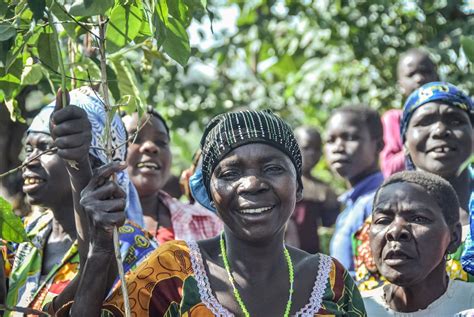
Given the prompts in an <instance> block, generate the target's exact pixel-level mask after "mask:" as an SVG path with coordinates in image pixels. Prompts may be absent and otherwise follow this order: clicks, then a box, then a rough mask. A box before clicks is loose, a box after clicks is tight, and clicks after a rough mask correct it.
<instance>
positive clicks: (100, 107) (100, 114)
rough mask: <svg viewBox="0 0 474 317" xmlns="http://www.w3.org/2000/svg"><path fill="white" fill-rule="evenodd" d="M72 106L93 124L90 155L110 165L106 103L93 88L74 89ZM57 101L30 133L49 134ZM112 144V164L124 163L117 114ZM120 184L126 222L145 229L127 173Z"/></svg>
mask: <svg viewBox="0 0 474 317" xmlns="http://www.w3.org/2000/svg"><path fill="white" fill-rule="evenodd" d="M69 96H70V104H71V105H75V106H77V107H79V108H81V109H83V110H85V112H86V113H87V117H88V119H89V121H90V123H91V128H92V141H91V147H90V149H89V154H90V155H92V156H94V157H95V158H97V159H98V160H99V161H100V162H101V163H102V164H106V163H107V162H108V159H107V155H106V153H105V151H103V150H101V149H105V148H106V144H105V138H104V131H105V129H106V120H107V113H106V111H105V108H104V103H103V101H102V100H101V99H100V97H99V96H98V94H97V93H96V92H94V91H93V90H92V88H90V87H81V88H78V89H74V90H72V91H71V92H70V93H69ZM54 106H55V101H53V102H51V103H50V104H49V105H47V106H46V107H44V108H43V109H41V112H40V113H39V114H38V115H37V116H36V117H35V118H34V119H33V122H32V123H31V125H30V127H29V128H28V133H32V132H39V133H45V134H48V135H49V134H50V131H49V121H50V117H51V114H52V113H53V110H54ZM110 133H111V143H112V148H114V149H115V151H114V153H113V154H112V160H114V161H125V159H126V156H127V142H126V140H127V133H126V130H125V127H124V125H123V123H122V120H121V119H120V117H119V116H118V115H117V114H115V115H114V117H113V119H112V122H111V129H110ZM117 183H118V184H119V186H120V187H121V188H122V189H123V190H124V191H125V192H126V193H128V194H127V204H126V213H127V218H128V219H130V220H132V221H133V222H135V223H137V224H139V225H141V226H143V212H142V209H141V205H140V200H139V197H138V193H137V191H136V189H135V187H134V186H133V184H132V183H131V181H130V178H129V176H128V173H127V171H120V172H118V173H117Z"/></svg>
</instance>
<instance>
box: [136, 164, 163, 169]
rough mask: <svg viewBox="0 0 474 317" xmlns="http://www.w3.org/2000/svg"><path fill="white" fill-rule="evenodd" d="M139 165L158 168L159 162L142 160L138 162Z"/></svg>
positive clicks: (139, 166)
mask: <svg viewBox="0 0 474 317" xmlns="http://www.w3.org/2000/svg"><path fill="white" fill-rule="evenodd" d="M137 167H138V168H142V167H148V168H152V169H156V170H157V169H158V164H156V163H153V162H140V163H138V164H137Z"/></svg>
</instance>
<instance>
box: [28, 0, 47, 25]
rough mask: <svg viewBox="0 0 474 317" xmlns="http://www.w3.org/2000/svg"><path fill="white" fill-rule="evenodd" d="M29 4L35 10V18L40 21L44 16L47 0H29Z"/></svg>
mask: <svg viewBox="0 0 474 317" xmlns="http://www.w3.org/2000/svg"><path fill="white" fill-rule="evenodd" d="M28 6H29V7H30V10H31V11H32V12H33V18H34V19H35V20H36V21H38V20H41V19H42V18H43V16H44V9H45V8H46V0H28Z"/></svg>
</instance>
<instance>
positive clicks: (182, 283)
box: [58, 241, 366, 317]
mask: <svg viewBox="0 0 474 317" xmlns="http://www.w3.org/2000/svg"><path fill="white" fill-rule="evenodd" d="M319 257H320V259H319V264H318V275H317V278H316V281H315V283H314V287H313V291H312V294H311V297H310V299H309V300H308V304H307V305H306V306H305V307H303V308H302V309H301V310H300V311H299V312H298V313H297V314H296V316H336V315H339V316H342V315H344V316H366V314H365V309H364V304H363V301H362V298H361V296H360V293H359V291H358V290H357V287H356V286H355V284H354V281H353V280H352V279H351V277H350V276H349V274H348V273H347V271H346V270H345V269H344V268H343V267H342V266H341V264H339V263H338V262H336V261H335V260H333V259H332V258H331V257H329V256H326V255H319ZM127 288H128V293H129V298H130V306H131V310H132V316H137V317H138V316H140V317H146V316H166V317H173V316H183V317H184V316H187V317H192V316H199V317H212V316H234V315H233V314H232V313H230V312H229V311H228V310H227V309H226V308H225V307H223V306H222V305H221V304H220V303H219V302H218V301H217V299H216V298H215V297H214V295H213V292H212V290H211V288H210V284H209V279H208V277H207V275H206V271H205V269H204V264H203V260H202V257H201V252H200V250H199V247H198V245H197V243H196V242H184V241H171V242H168V243H165V244H163V245H162V246H160V247H159V248H158V249H157V250H155V251H154V253H152V254H151V255H150V257H149V258H148V259H147V260H146V261H144V262H143V263H142V264H141V265H140V266H139V267H138V268H137V270H136V271H135V272H133V273H132V274H131V275H130V276H129V278H128V283H127ZM70 305H71V304H68V305H66V306H65V307H63V308H62V309H61V310H60V311H59V312H58V315H60V316H61V315H63V314H67V311H68V309H69V308H70ZM102 316H119V317H122V316H124V310H123V299H122V294H121V291H120V289H117V290H116V291H115V293H114V294H113V295H112V297H111V298H109V299H108V300H107V301H106V303H105V304H104V306H103V310H102Z"/></svg>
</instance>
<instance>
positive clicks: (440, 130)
mask: <svg viewBox="0 0 474 317" xmlns="http://www.w3.org/2000/svg"><path fill="white" fill-rule="evenodd" d="M433 135H434V137H437V138H446V137H448V136H450V135H451V129H450V128H449V127H448V126H447V125H446V124H445V123H444V122H443V121H441V120H440V121H438V122H436V125H435V127H434V130H433Z"/></svg>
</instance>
